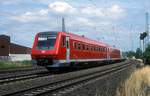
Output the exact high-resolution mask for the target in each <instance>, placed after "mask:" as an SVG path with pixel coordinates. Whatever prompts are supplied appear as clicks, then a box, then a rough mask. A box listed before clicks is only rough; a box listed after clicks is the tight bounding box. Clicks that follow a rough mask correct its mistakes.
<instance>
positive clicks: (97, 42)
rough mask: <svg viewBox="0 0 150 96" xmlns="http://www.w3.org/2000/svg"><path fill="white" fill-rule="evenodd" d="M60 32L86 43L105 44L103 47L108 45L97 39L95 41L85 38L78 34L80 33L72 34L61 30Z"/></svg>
mask: <svg viewBox="0 0 150 96" xmlns="http://www.w3.org/2000/svg"><path fill="white" fill-rule="evenodd" d="M61 33H63V34H66V35H69V36H70V37H71V38H73V39H75V40H81V41H83V42H86V43H92V44H96V45H100V46H105V47H108V46H109V45H108V44H105V43H102V42H99V41H96V40H91V39H89V38H86V37H83V36H80V35H77V34H73V33H70V32H61Z"/></svg>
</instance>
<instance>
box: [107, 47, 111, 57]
mask: <svg viewBox="0 0 150 96" xmlns="http://www.w3.org/2000/svg"><path fill="white" fill-rule="evenodd" d="M107 60H110V50H109V48H107Z"/></svg>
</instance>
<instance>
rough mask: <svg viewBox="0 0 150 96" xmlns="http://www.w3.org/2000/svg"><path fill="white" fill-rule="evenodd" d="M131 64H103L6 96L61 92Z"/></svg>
mask: <svg viewBox="0 0 150 96" xmlns="http://www.w3.org/2000/svg"><path fill="white" fill-rule="evenodd" d="M131 65H132V64H131V62H126V63H124V64H117V65H115V64H114V65H108V66H103V67H104V68H102V69H101V70H97V71H93V72H89V73H85V74H82V75H78V76H75V77H73V76H72V77H70V78H66V79H63V80H57V81H53V82H50V83H46V84H43V85H40V86H36V87H31V88H27V89H26V90H20V91H16V92H12V93H8V94H4V96H39V95H44V94H51V95H55V94H57V93H59V92H60V93H61V92H62V91H61V90H65V89H68V88H69V87H72V88H73V87H79V86H81V85H82V84H86V83H88V82H90V81H92V80H96V79H97V78H102V77H104V76H107V75H109V74H111V73H114V72H116V71H120V70H123V69H125V68H127V67H129V66H131ZM60 76H61V75H60ZM62 76H63V75H62ZM62 93H63V92H62Z"/></svg>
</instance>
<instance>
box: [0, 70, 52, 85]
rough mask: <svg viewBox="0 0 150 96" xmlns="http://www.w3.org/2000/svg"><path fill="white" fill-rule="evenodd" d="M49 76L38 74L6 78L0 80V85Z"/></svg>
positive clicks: (45, 73)
mask: <svg viewBox="0 0 150 96" xmlns="http://www.w3.org/2000/svg"><path fill="white" fill-rule="evenodd" d="M48 75H51V74H50V73H48V72H47V71H46V72H38V73H32V74H27V75H21V76H12V77H7V78H2V79H0V85H4V84H9V83H14V82H21V81H24V80H29V79H34V78H38V77H43V76H48Z"/></svg>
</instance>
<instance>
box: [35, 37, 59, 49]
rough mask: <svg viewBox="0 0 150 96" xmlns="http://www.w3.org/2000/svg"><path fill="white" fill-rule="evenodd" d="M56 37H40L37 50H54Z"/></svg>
mask: <svg viewBox="0 0 150 96" xmlns="http://www.w3.org/2000/svg"><path fill="white" fill-rule="evenodd" d="M55 41H56V35H54V34H53V35H39V36H38V42H37V46H36V47H37V49H41V50H50V49H53V48H54V45H55Z"/></svg>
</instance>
